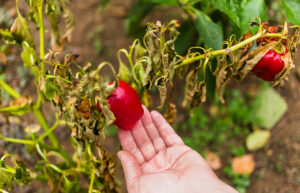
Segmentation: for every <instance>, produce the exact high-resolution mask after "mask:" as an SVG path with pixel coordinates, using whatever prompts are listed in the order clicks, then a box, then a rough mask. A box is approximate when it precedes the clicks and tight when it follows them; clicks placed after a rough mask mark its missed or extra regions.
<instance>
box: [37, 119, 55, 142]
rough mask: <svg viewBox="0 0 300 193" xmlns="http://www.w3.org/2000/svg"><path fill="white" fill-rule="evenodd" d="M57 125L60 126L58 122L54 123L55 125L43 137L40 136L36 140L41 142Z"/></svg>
mask: <svg viewBox="0 0 300 193" xmlns="http://www.w3.org/2000/svg"><path fill="white" fill-rule="evenodd" d="M59 124H60V123H59V121H56V123H55V124H54V125H53V126H52V127H51V128H50V129H49V130H48V131H46V132H45V133H44V134H43V135H41V136H40V137H39V138H38V141H43V140H44V138H45V137H47V136H48V135H50V134H51V133H52V132H53V131H54V129H56V127H57V126H58V125H59Z"/></svg>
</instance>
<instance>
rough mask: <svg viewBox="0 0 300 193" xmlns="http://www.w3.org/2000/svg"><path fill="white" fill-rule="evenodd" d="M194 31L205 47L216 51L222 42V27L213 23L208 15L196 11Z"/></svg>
mask: <svg viewBox="0 0 300 193" xmlns="http://www.w3.org/2000/svg"><path fill="white" fill-rule="evenodd" d="M195 14H196V17H197V19H196V29H197V31H198V33H199V35H200V38H201V40H202V41H203V42H204V44H205V45H206V47H208V48H213V49H214V50H218V49H220V48H221V45H222V42H223V30H222V27H221V26H220V25H218V24H216V23H214V22H213V21H212V20H211V19H210V17H209V16H208V15H206V14H205V13H203V12H201V11H199V10H196V11H195Z"/></svg>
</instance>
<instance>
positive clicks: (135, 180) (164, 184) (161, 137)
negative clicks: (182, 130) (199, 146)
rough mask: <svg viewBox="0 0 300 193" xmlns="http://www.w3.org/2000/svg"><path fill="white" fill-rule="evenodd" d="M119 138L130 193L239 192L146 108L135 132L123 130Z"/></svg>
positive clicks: (156, 113) (156, 115) (120, 155)
mask: <svg viewBox="0 0 300 193" xmlns="http://www.w3.org/2000/svg"><path fill="white" fill-rule="evenodd" d="M151 117H152V118H151ZM119 137H120V140H121V144H122V147H123V150H124V151H121V152H119V154H118V155H119V158H120V160H121V162H122V166H123V169H124V173H125V178H126V184H127V189H128V192H129V193H169V192H170V193H171V192H172V193H185V192H189V193H193V192H195V193H196V192H197V193H206V192H207V193H208V192H210V193H217V192H228V193H229V192H230V193H231V192H235V191H234V190H233V189H232V188H231V187H229V186H228V185H226V184H224V183H223V182H221V181H220V180H219V179H218V178H217V176H216V175H215V174H214V173H213V172H212V170H211V169H210V168H209V167H208V165H207V164H206V162H205V161H204V160H203V158H202V157H201V156H200V155H199V154H198V153H197V152H195V151H193V150H192V149H190V148H189V147H188V146H186V145H184V143H183V142H182V140H181V138H180V137H179V136H178V135H177V134H176V133H175V132H174V130H173V128H172V127H171V126H170V125H169V124H168V123H167V122H166V120H165V119H164V118H163V117H162V116H161V115H160V114H159V113H158V112H151V114H150V113H149V111H148V110H147V109H146V108H144V115H143V117H142V119H141V121H139V122H138V123H137V124H136V126H135V127H134V128H133V129H132V130H131V131H123V130H119Z"/></svg>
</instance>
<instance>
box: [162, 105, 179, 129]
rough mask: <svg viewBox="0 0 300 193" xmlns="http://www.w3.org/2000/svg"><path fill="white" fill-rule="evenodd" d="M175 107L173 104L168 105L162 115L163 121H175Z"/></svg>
mask: <svg viewBox="0 0 300 193" xmlns="http://www.w3.org/2000/svg"><path fill="white" fill-rule="evenodd" d="M176 112H177V109H176V105H175V104H174V103H171V102H169V104H168V109H167V111H166V112H165V113H164V117H165V119H166V120H167V121H168V123H170V124H171V123H173V122H174V121H175V119H176Z"/></svg>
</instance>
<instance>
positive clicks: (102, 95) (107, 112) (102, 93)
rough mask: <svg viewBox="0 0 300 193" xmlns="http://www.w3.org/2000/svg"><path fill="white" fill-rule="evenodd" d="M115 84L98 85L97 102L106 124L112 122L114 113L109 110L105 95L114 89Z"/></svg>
mask: <svg viewBox="0 0 300 193" xmlns="http://www.w3.org/2000/svg"><path fill="white" fill-rule="evenodd" d="M116 86H117V85H116V84H111V85H107V84H105V83H104V84H101V85H100V99H99V104H100V106H101V110H102V112H103V115H104V117H105V120H106V123H107V125H110V124H112V123H113V122H114V121H115V119H116V118H115V116H114V113H113V112H111V110H110V106H109V104H108V101H107V97H108V96H109V95H111V93H112V92H113V91H114V90H115V88H116Z"/></svg>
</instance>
